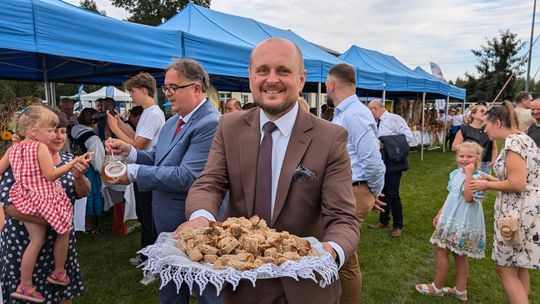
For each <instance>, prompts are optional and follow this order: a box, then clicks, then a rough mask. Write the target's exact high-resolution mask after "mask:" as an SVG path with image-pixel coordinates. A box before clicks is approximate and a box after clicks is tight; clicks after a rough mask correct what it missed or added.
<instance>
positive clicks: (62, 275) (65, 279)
mask: <svg viewBox="0 0 540 304" xmlns="http://www.w3.org/2000/svg"><path fill="white" fill-rule="evenodd" d="M47 282H49V283H51V284H54V285H59V286H64V287H65V286H68V285H69V283H71V279H70V278H69V276H68V275H67V273H66V271H65V270H64V271H61V272H56V271H53V272H52V273H51V274H50V275H49V276H48V277H47Z"/></svg>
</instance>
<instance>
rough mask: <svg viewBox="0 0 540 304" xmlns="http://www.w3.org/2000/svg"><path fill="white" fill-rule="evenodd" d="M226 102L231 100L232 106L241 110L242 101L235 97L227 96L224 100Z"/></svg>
mask: <svg viewBox="0 0 540 304" xmlns="http://www.w3.org/2000/svg"><path fill="white" fill-rule="evenodd" d="M228 102H233V103H234V107H235V108H236V109H237V110H239V111H240V110H242V103H241V102H240V100H238V99H236V98H229V99H227V101H225V103H228Z"/></svg>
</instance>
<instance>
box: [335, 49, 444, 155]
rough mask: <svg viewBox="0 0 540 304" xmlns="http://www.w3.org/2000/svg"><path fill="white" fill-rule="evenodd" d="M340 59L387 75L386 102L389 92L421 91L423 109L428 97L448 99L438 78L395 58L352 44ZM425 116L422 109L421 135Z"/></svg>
mask: <svg viewBox="0 0 540 304" xmlns="http://www.w3.org/2000/svg"><path fill="white" fill-rule="evenodd" d="M339 58H341V59H343V60H345V61H347V62H349V63H351V64H353V65H356V66H358V67H362V68H363V69H369V70H373V71H380V72H384V73H385V88H384V89H383V92H382V98H383V100H384V99H386V93H387V92H388V91H390V92H399V95H403V93H402V92H418V93H422V109H424V108H425V101H426V97H428V98H449V95H450V92H451V89H450V85H448V84H447V83H444V82H442V81H440V80H439V79H436V78H435V77H426V76H425V75H422V74H419V73H417V72H415V71H413V70H411V69H410V68H408V67H407V66H406V65H404V64H403V63H401V62H400V61H399V60H397V59H396V58H395V57H394V56H390V55H386V54H383V53H380V52H378V51H374V50H368V49H365V48H361V47H358V46H356V45H353V46H351V47H350V48H349V49H348V50H347V51H346V52H345V53H343V54H342V55H341V56H339ZM424 116H425V115H424V110H422V118H421V119H422V132H423V131H424V123H425V117H424ZM420 158H421V159H423V158H424V149H423V145H421V152H420Z"/></svg>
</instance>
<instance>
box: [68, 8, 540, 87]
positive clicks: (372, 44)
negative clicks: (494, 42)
mask: <svg viewBox="0 0 540 304" xmlns="http://www.w3.org/2000/svg"><path fill="white" fill-rule="evenodd" d="M64 1H66V2H69V3H72V4H75V5H78V4H79V2H80V1H79V0H64ZM95 2H96V4H97V6H98V9H99V10H105V11H106V12H107V15H108V16H110V17H113V18H117V19H125V18H127V17H128V16H129V14H128V13H127V12H125V11H124V10H123V9H120V8H116V7H114V6H113V5H112V4H111V3H110V1H109V0H95ZM210 8H211V9H213V10H216V11H220V12H224V13H229V14H234V15H238V16H242V17H248V18H253V19H256V20H258V21H261V22H264V23H267V24H269V25H272V26H275V27H278V28H282V29H290V30H292V31H294V32H295V33H297V34H298V35H300V36H302V37H303V38H304V39H306V40H308V41H311V42H313V43H316V44H319V45H323V46H325V47H327V48H330V49H332V50H335V51H338V52H345V51H346V50H347V49H348V48H349V47H350V46H351V45H357V46H360V47H363V48H367V49H372V50H377V51H379V52H382V53H385V54H388V55H393V56H395V57H396V58H397V59H398V60H400V61H401V62H403V63H404V64H405V65H407V66H408V67H410V68H413V69H414V68H415V67H416V66H420V67H422V68H424V69H425V70H426V71H428V72H430V68H429V62H430V61H432V62H435V63H437V64H438V65H439V66H440V67H441V69H442V72H443V74H444V77H445V78H446V79H447V80H455V79H456V78H457V77H461V78H463V77H464V75H465V72H468V73H470V74H475V71H476V70H475V67H474V65H475V64H476V62H477V60H476V57H475V56H474V55H472V53H471V51H470V50H471V49H479V47H480V46H481V45H485V44H486V38H488V39H491V38H494V37H499V35H500V34H499V32H500V31H504V30H506V29H509V30H510V31H511V32H512V33H516V34H518V38H520V39H521V40H522V41H525V42H527V43H528V42H529V40H530V35H531V23H532V11H533V1H532V0H437V1H432V0H408V1H390V0H362V1H359V0H341V1H329V0H326V1H320V0H317V1H315V0H311V1H290V0H273V1H268V0H212V2H211V6H210ZM538 17H540V16H537V18H536V22H535V23H536V25H538ZM539 34H540V27H537V28H536V29H535V34H534V36H535V38H536V36H538V35H539ZM539 41H540V39H539ZM525 52H526V50H524V51H523V52H522V54H523V55H524V54H525ZM532 53H533V60H532V61H531V72H530V73H531V78H532V77H533V76H534V74H535V72H536V71H537V70H538V69H539V66H540V42H539V43H537V44H536V45H534V47H533V52H532ZM525 69H526V67H524V70H525ZM523 76H525V74H523ZM535 79H536V80H538V79H540V73H539V74H538V75H537V76H536V78H535Z"/></svg>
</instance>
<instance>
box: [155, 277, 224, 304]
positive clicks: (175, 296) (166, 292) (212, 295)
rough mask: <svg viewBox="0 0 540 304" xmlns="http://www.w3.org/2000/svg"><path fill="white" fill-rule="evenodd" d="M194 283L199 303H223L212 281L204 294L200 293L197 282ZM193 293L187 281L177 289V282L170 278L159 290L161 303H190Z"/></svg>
mask: <svg viewBox="0 0 540 304" xmlns="http://www.w3.org/2000/svg"><path fill="white" fill-rule="evenodd" d="M193 285H194V290H193V291H194V293H195V295H196V297H197V303H199V304H221V299H220V298H219V297H218V296H217V292H216V288H215V287H214V285H212V284H211V283H208V284H207V285H206V288H205V289H204V290H203V294H202V295H199V288H198V287H197V284H193ZM190 294H191V292H190V290H189V287H188V286H187V284H186V283H182V287H181V288H180V291H179V292H177V291H176V283H174V281H173V280H170V281H169V283H167V284H166V285H165V286H163V287H162V288H161V289H160V290H159V303H160V304H189V302H190V301H189V295H190Z"/></svg>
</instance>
